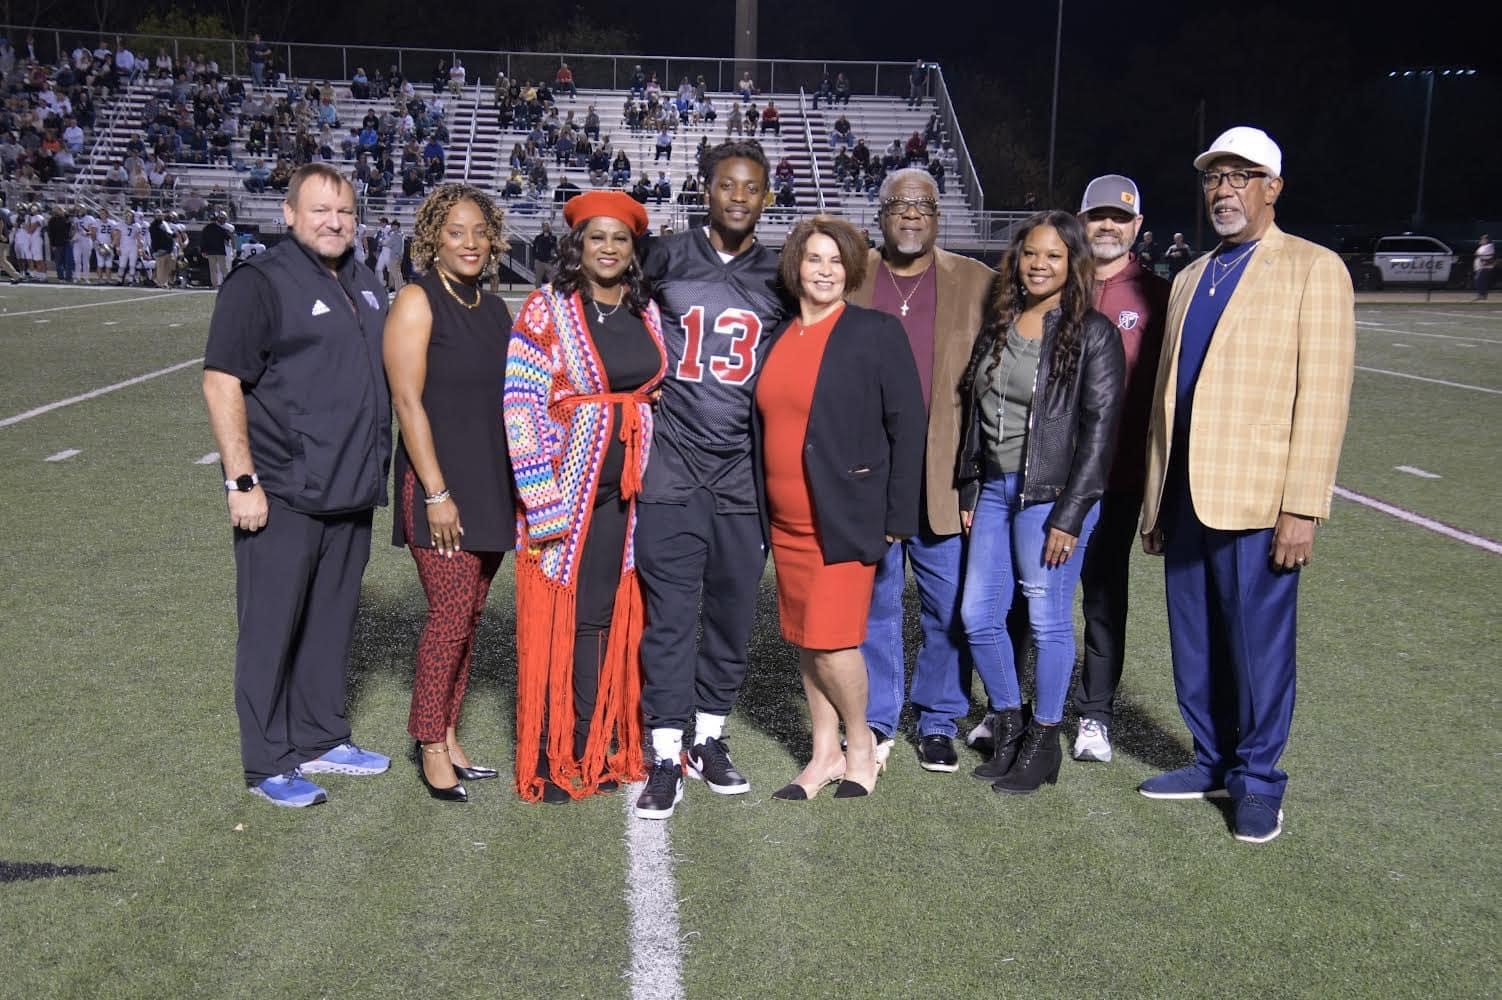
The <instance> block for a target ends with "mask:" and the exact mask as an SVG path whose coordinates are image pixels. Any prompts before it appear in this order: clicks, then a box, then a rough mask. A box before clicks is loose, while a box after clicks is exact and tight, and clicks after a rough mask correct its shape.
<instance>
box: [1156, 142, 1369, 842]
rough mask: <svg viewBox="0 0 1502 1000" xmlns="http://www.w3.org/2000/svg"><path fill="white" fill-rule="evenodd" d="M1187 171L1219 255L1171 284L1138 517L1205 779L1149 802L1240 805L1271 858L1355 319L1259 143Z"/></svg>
mask: <svg viewBox="0 0 1502 1000" xmlns="http://www.w3.org/2000/svg"><path fill="white" fill-rule="evenodd" d="M1194 166H1195V169H1196V170H1198V171H1200V180H1201V183H1202V185H1203V188H1204V192H1205V210H1206V212H1207V213H1208V215H1209V217H1210V223H1211V225H1212V226H1213V227H1214V228H1215V232H1216V233H1217V234H1218V235H1219V236H1220V244H1219V246H1217V247H1216V248H1215V250H1214V251H1212V252H1211V253H1210V254H1208V255H1206V256H1204V257H1201V258H1200V259H1199V260H1197V261H1195V262H1194V263H1193V264H1191V265H1190V266H1189V267H1187V268H1186V269H1185V270H1184V271H1183V273H1182V274H1180V275H1179V277H1178V279H1177V280H1176V281H1175V282H1174V285H1173V291H1172V294H1171V296H1170V299H1169V305H1168V319H1167V326H1166V333H1165V339H1164V345H1163V355H1162V360H1161V362H1160V364H1159V366H1158V379H1157V385H1156V388H1155V390H1154V393H1153V407H1152V421H1151V428H1150V431H1149V435H1148V454H1147V479H1146V487H1147V488H1146V492H1145V496H1144V504H1143V511H1142V536H1143V548H1144V549H1146V551H1147V552H1148V553H1150V554H1154V555H1156V554H1162V555H1163V556H1164V557H1165V560H1164V572H1165V589H1166V591H1167V596H1168V628H1169V640H1170V645H1171V648H1172V653H1173V675H1174V688H1175V691H1176V692H1177V694H1178V701H1179V710H1180V712H1181V713H1182V714H1183V716H1184V722H1185V723H1186V724H1187V725H1188V727H1189V732H1190V735H1191V737H1192V738H1193V740H1194V762H1193V763H1192V764H1190V765H1188V766H1187V767H1182V768H1179V769H1178V770H1176V771H1170V772H1168V773H1166V774H1160V775H1157V776H1156V777H1153V778H1149V779H1148V780H1147V781H1144V782H1143V783H1142V784H1141V786H1140V787H1139V791H1141V792H1142V794H1143V795H1145V796H1147V797H1148V798H1153V799H1203V798H1227V797H1229V798H1230V799H1232V800H1233V802H1234V805H1235V836H1236V839H1237V840H1241V841H1245V842H1247V843H1254V844H1260V843H1265V842H1267V841H1269V840H1272V839H1273V838H1274V837H1276V836H1278V834H1280V833H1281V832H1282V830H1283V809H1282V805H1283V793H1284V788H1285V786H1286V784H1287V781H1288V776H1287V774H1285V773H1284V772H1283V771H1281V770H1279V769H1278V766H1277V765H1278V758H1279V757H1281V756H1282V753H1283V749H1284V747H1285V746H1286V745H1287V742H1288V730H1289V726H1290V724H1291V722H1292V720H1293V699H1294V675H1295V669H1294V667H1295V664H1294V650H1295V640H1296V628H1295V615H1296V608H1297V601H1298V586H1299V579H1300V577H1301V576H1302V575H1303V572H1304V570H1306V569H1307V568H1308V567H1309V565H1310V562H1311V559H1312V553H1313V549H1314V535H1315V528H1316V526H1317V525H1318V524H1319V523H1320V522H1321V521H1322V520H1323V519H1324V518H1326V517H1328V516H1329V514H1330V495H1331V491H1332V490H1333V488H1334V485H1335V469H1336V465H1337V463H1338V461H1339V458H1340V445H1341V439H1342V437H1343V436H1344V434H1345V426H1346V415H1347V410H1348V408H1349V403H1350V394H1351V377H1352V374H1353V365H1354V358H1355V342H1356V337H1355V330H1356V314H1355V304H1354V296H1353V295H1352V292H1351V279H1350V276H1349V275H1348V273H1347V271H1346V268H1345V265H1344V264H1343V263H1342V262H1341V260H1340V258H1339V257H1338V256H1336V255H1335V254H1334V253H1332V252H1331V251H1329V250H1326V249H1325V248H1323V247H1319V246H1316V245H1315V244H1313V243H1310V242H1308V241H1306V240H1301V239H1299V238H1297V237H1295V236H1289V235H1288V234H1286V233H1284V232H1283V231H1282V230H1281V229H1279V228H1278V227H1277V225H1276V223H1275V222H1274V221H1273V218H1274V214H1275V207H1276V205H1277V201H1278V196H1279V195H1280V194H1281V193H1282V191H1283V176H1282V174H1283V153H1282V151H1281V150H1280V149H1279V148H1278V145H1277V143H1275V142H1274V141H1273V140H1272V138H1271V137H1269V136H1268V134H1267V133H1266V132H1264V131H1262V130H1261V129H1257V128H1251V127H1248V126H1238V127H1236V128H1232V129H1229V130H1227V131H1226V132H1224V133H1222V134H1221V135H1220V136H1219V137H1218V138H1217V139H1216V140H1215V142H1214V143H1212V144H1211V145H1210V148H1209V149H1207V150H1205V151H1204V152H1203V153H1201V154H1200V155H1199V156H1198V157H1196V158H1195V160H1194Z"/></svg>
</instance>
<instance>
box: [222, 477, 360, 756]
mask: <svg viewBox="0 0 1502 1000" xmlns="http://www.w3.org/2000/svg"><path fill="white" fill-rule="evenodd" d="M370 523H371V512H370V511H362V512H360V513H357V514H346V515H341V516H335V517H314V516H311V515H308V514H299V513H298V512H296V511H294V510H290V509H288V508H287V507H285V506H283V505H282V504H281V502H280V501H278V500H276V499H275V498H271V499H270V512H269V514H268V516H267V519H266V527H264V528H262V529H261V530H260V531H256V532H250V531H241V530H240V529H238V528H236V529H235V540H234V550H235V608H236V614H237V617H238V619H239V623H240V637H239V639H238V641H237V642H236V644H235V712H236V714H238V715H239V718H240V759H241V763H242V764H243V765H244V767H245V780H246V783H247V784H255V783H256V782H259V781H260V780H261V779H263V778H266V777H269V776H271V775H273V774H281V773H283V772H286V771H290V770H291V769H292V768H294V767H297V766H298V765H299V764H302V763H304V762H306V761H310V760H312V759H313V758H315V757H320V756H322V755H323V754H324V753H325V752H326V751H328V750H330V749H332V748H334V747H336V746H338V745H339V744H341V743H344V742H345V741H347V740H348V739H349V738H350V731H349V719H348V718H346V717H345V713H344V689H345V672H346V668H347V667H348V665H349V651H350V645H351V643H352V642H353V640H354V634H355V613H356V612H357V611H358V610H359V607H360V578H361V577H362V576H363V575H364V573H365V564H366V562H367V561H369V559H370Z"/></svg>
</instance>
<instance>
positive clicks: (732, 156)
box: [699, 139, 772, 184]
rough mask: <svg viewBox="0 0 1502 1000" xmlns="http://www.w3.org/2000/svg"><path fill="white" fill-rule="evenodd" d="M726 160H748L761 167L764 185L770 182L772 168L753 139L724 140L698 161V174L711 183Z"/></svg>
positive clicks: (758, 144) (765, 155)
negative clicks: (716, 171)
mask: <svg viewBox="0 0 1502 1000" xmlns="http://www.w3.org/2000/svg"><path fill="white" fill-rule="evenodd" d="M726 160H750V161H751V162H752V163H754V164H756V165H757V166H758V167H761V176H762V179H763V182H764V184H765V183H770V182H771V180H772V167H771V165H770V164H768V163H767V154H766V151H765V150H763V149H762V148H761V143H759V142H757V141H756V140H755V139H726V140H725V141H724V142H722V143H720V144H719V145H718V146H713V147H711V148H710V150H709V152H707V153H705V154H704V158H703V159H702V160H700V161H699V173H700V174H701V175H702V176H703V177H704V180H705V181H706V182H710V181H713V180H714V172H715V170H716V169H718V168H719V166H720V164H721V163H724V162H725V161H726Z"/></svg>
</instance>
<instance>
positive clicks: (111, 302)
mask: <svg viewBox="0 0 1502 1000" xmlns="http://www.w3.org/2000/svg"><path fill="white" fill-rule="evenodd" d="M187 294H188V293H187V292H167V293H166V294H164V295H136V296H132V297H131V298H128V299H106V300H105V301H103V302H77V303H74V304H73V305H71V306H48V307H47V308H46V309H24V310H22V311H21V312H0V319H10V318H11V317H14V316H38V315H40V314H42V313H55V312H62V311H63V310H65V309H93V308H95V307H96V306H118V305H123V304H125V303H129V302H154V301H156V300H157V299H175V298H177V297H178V296H179V295H187Z"/></svg>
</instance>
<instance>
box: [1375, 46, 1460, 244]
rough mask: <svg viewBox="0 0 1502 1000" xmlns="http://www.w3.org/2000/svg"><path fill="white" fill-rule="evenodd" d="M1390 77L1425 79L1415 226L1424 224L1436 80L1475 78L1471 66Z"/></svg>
mask: <svg viewBox="0 0 1502 1000" xmlns="http://www.w3.org/2000/svg"><path fill="white" fill-rule="evenodd" d="M1387 75H1388V76H1389V77H1395V76H1399V75H1402V76H1405V77H1410V76H1422V77H1423V78H1424V129H1423V132H1422V133H1421V134H1420V138H1419V192H1418V196H1417V197H1416V198H1415V200H1414V208H1413V224H1414V225H1415V226H1422V225H1423V224H1424V175H1425V173H1427V171H1428V168H1429V118H1430V116H1431V115H1432V114H1433V112H1434V78H1435V77H1436V76H1475V75H1476V70H1475V69H1474V68H1472V67H1470V66H1415V67H1409V68H1406V69H1393V70H1388V72H1387Z"/></svg>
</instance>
